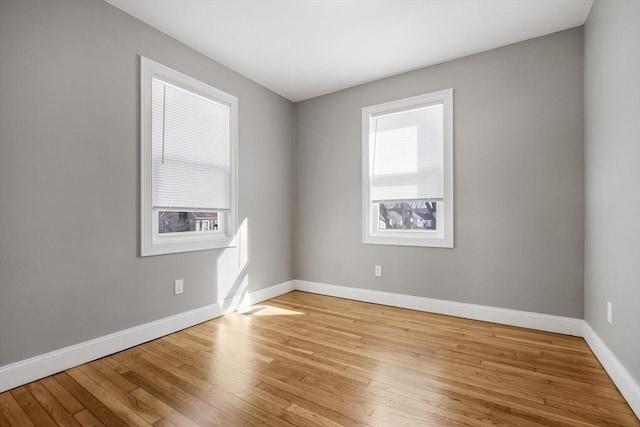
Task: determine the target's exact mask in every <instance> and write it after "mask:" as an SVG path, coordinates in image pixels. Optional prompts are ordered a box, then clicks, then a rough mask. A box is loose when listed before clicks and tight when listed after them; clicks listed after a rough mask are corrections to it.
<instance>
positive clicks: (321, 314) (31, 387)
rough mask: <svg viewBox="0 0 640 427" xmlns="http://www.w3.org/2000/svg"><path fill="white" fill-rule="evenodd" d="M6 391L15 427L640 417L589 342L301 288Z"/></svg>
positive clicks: (510, 422)
mask: <svg viewBox="0 0 640 427" xmlns="http://www.w3.org/2000/svg"><path fill="white" fill-rule="evenodd" d="M257 307H268V308H266V309H263V310H262V311H258V312H256V313H255V314H254V315H253V316H251V317H243V316H241V315H240V314H238V313H233V314H229V315H227V316H224V317H221V318H218V319H215V320H212V321H209V322H206V323H202V324H200V325H197V326H194V327H192V328H189V329H185V330H183V331H181V332H178V333H175V334H172V335H169V336H166V337H163V338H160V339H157V340H155V341H152V342H149V343H146V344H143V345H140V346H137V347H134V348H131V349H129V350H126V351H123V352H121V353H118V354H114V355H112V356H109V357H105V358H103V359H100V360H97V361H94V362H91V363H87V364H85V365H82V366H79V367H76V368H73V369H69V370H68V371H66V372H63V373H60V374H57V375H54V376H52V377H48V378H45V379H43V380H40V381H36V382H33V383H31V384H27V385H25V386H23V387H18V388H15V389H13V390H11V391H8V392H5V393H2V394H0V409H1V410H0V424H1V425H2V426H5V425H11V426H14V425H15V426H20V427H22V426H30V425H36V426H48V425H56V424H57V425H61V426H77V425H83V426H93V425H108V426H118V425H143V426H149V425H155V426H180V427H182V426H195V425H197V426H204V425H220V426H225V427H226V426H263V425H287V426H288V425H295V426H315V425H321V426H363V425H371V426H394V427H395V426H405V425H421V426H425V425H446V426H496V425H497V426H568V427H569V426H570V427H574V426H640V421H638V419H637V418H636V417H635V416H634V415H633V413H632V412H631V409H630V408H629V407H628V406H627V404H626V403H625V401H624V400H623V398H622V396H621V395H620V393H619V392H618V391H617V389H616V388H615V386H614V385H613V383H612V382H611V380H610V379H609V377H608V376H607V374H606V373H605V372H604V370H603V369H602V367H601V366H600V364H599V363H598V361H597V360H596V358H595V357H594V355H593V354H592V353H591V351H590V350H589V348H588V347H587V345H586V343H585V342H584V341H583V340H582V339H581V338H576V337H569V336H564V335H559V334H552V333H546V332H538V331H533V330H529V329H522V328H516V327H510V326H503V325H497V324H492V323H486V322H480V321H473V320H467V319H460V318H456V317H449V316H442V315H436V314H429V313H422V312H417V311H411V310H405V309H399V308H393V307H387V306H383V305H375V304H367V303H360V302H354V301H349V300H343V299H339V298H331V297H325V296H319V295H314V294H309V293H303V292H292V293H289V294H286V295H283V296H280V297H278V298H275V299H272V300H270V301H267V302H265V303H263V304H260V305H258V306H257Z"/></svg>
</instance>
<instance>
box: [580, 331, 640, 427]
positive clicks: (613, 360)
mask: <svg viewBox="0 0 640 427" xmlns="http://www.w3.org/2000/svg"><path fill="white" fill-rule="evenodd" d="M582 336H583V338H584V340H585V341H586V342H587V344H588V345H589V347H590V348H591V351H592V352H593V354H595V355H596V358H598V360H599V361H600V364H602V367H603V368H604V370H605V371H607V374H609V377H610V378H611V380H612V381H613V383H614V384H615V385H616V387H618V390H619V391H620V393H621V394H622V396H623V397H624V398H625V400H626V401H627V403H628V404H629V406H630V407H631V410H632V411H633V412H634V413H635V414H636V416H637V417H638V418H639V419H640V384H638V383H637V382H636V381H635V380H634V379H633V377H632V376H631V374H630V373H629V371H627V369H626V368H625V367H624V365H622V363H620V361H619V360H618V358H617V357H616V356H615V354H614V353H613V352H612V351H611V350H610V349H609V347H607V345H606V344H605V343H604V341H602V339H601V338H600V337H599V336H598V334H596V333H595V331H594V330H593V329H591V326H589V324H588V323H587V322H586V321H585V322H584V324H583V332H582Z"/></svg>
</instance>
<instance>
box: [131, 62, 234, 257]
mask: <svg viewBox="0 0 640 427" xmlns="http://www.w3.org/2000/svg"><path fill="white" fill-rule="evenodd" d="M154 77H157V78H159V79H161V80H163V81H166V82H168V83H170V84H172V85H175V86H178V87H181V88H183V89H185V90H187V91H190V92H193V93H195V94H198V95H200V96H203V97H205V98H209V99H212V100H214V101H216V102H221V103H224V104H227V105H229V120H230V124H229V125H230V126H229V145H230V146H229V156H230V159H229V166H230V177H229V178H230V179H229V181H230V182H229V186H230V188H229V193H230V195H229V211H228V212H225V213H224V214H223V215H219V216H218V218H219V220H218V225H219V226H218V228H219V230H211V231H208V232H200V233H196V232H193V233H190V232H189V233H167V234H168V235H161V234H160V233H159V232H158V218H157V215H156V213H155V212H154V209H153V133H152V125H153V111H152V106H153V102H152V95H153V79H154ZM237 153H238V98H236V97H235V96H233V95H230V94H228V93H226V92H223V91H221V90H219V89H216V88H214V87H213V86H210V85H208V84H206V83H203V82H201V81H199V80H196V79H194V78H193V77H190V76H188V75H186V74H183V73H181V72H179V71H176V70H174V69H172V68H169V67H167V66H164V65H162V64H160V63H158V62H155V61H152V60H151V59H148V58H145V57H143V56H141V57H140V163H141V164H140V215H141V216H140V231H141V245H140V254H141V256H149V255H160V254H170V253H178V252H189V251H199V250H205V249H217V248H226V247H230V246H232V240H233V236H234V235H235V233H236V231H237V227H238V177H237V173H238V154H237ZM221 216H222V218H221Z"/></svg>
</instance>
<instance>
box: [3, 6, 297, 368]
mask: <svg viewBox="0 0 640 427" xmlns="http://www.w3.org/2000/svg"><path fill="white" fill-rule="evenodd" d="M0 17H1V18H0V95H1V97H2V108H1V110H0V366H2V365H5V364H7V363H11V362H15V361H17V360H21V359H25V358H28V357H31V356H35V355H39V354H42V353H45V352H48V351H51V350H54V349H58V348H61V347H64V346H67V345H71V344H75V343H78V342H82V341H85V340H88V339H91V338H95V337H98V336H101V335H105V334H108V333H111V332H114V331H119V330H122V329H125V328H128V327H132V326H135V325H139V324H141V323H144V322H149V321H153V320H156V319H159V318H163V317H166V316H169V315H173V314H176V313H180V312H184V311H186V310H189V309H193V308H196V307H200V306H204V305H207V304H211V303H214V302H216V301H217V300H218V299H219V297H221V296H219V295H218V285H219V283H218V281H217V280H216V277H217V276H218V271H217V270H218V263H219V259H221V258H223V257H221V251H213V250H211V251H200V252H192V253H183V254H174V255H164V256H155V257H146V258H140V256H139V237H138V236H139V234H140V230H139V202H138V200H139V166H138V165H139V137H138V135H139V128H138V115H139V111H138V109H139V107H138V91H139V87H138V81H139V59H138V55H139V54H140V55H144V56H148V57H149V58H151V59H154V60H156V61H158V62H161V63H163V64H165V65H168V66H170V67H173V68H175V69H177V70H179V71H182V72H184V73H187V74H189V75H191V76H193V77H196V78H198V79H200V80H202V81H204V82H207V83H209V84H211V85H213V86H215V87H217V88H220V89H222V90H224V91H226V92H229V93H231V94H233V95H235V96H237V97H238V98H239V111H240V129H239V134H240V138H239V150H240V158H239V162H240V170H239V174H240V178H239V180H240V183H239V186H240V187H239V192H240V194H239V198H240V219H241V221H242V220H244V219H245V218H248V224H249V246H250V249H249V262H248V266H247V267H246V268H245V269H244V270H243V271H242V272H241V274H240V277H239V280H240V281H241V280H242V278H243V277H244V274H248V287H249V288H250V289H251V290H256V289H260V288H264V287H266V286H270V285H273V284H276V283H280V282H283V281H287V280H290V279H292V278H293V250H292V249H293V229H292V222H293V208H292V206H293V201H292V199H293V195H294V194H293V184H292V183H293V181H294V179H293V142H294V140H293V137H294V131H293V129H294V128H293V120H294V106H293V104H292V103H291V102H289V101H287V100H285V99H283V98H281V97H280V96H278V95H276V94H274V93H272V92H270V91H268V90H266V89H265V88H263V87H261V86H259V85H258V84H256V83H254V82H252V81H250V80H248V79H246V78H244V77H242V76H240V75H239V74H237V73H235V72H233V71H231V70H229V69H227V68H225V67H223V66H222V65H220V64H218V63H216V62H214V61H212V60H211V59H208V58H207V57H205V56H203V55H201V54H199V53H197V52H195V51H193V50H191V49H189V48H187V47H186V46H184V45H183V44H181V43H179V42H177V41H176V40H174V39H172V38H170V37H168V36H166V35H164V34H162V33H160V32H158V31H156V30H154V29H152V28H151V27H149V26H147V25H145V24H143V23H141V22H140V21H137V20H136V19H134V18H132V17H130V16H129V15H126V14H125V13H124V12H121V11H120V10H118V9H116V8H114V7H112V6H110V5H109V4H107V3H105V2H102V1H99V0H90V1H89V0H80V1H68V0H65V1H53V0H47V1H44V0H42V1H10V0H9V1H7V0H2V2H1V6H0ZM231 255H233V254H231ZM226 259H231V261H234V256H227V257H226ZM236 261H237V260H236ZM233 269H234V268H231V270H232V271H233ZM177 278H184V280H185V291H184V294H183V295H180V296H174V295H173V280H174V279H177ZM231 286H232V287H233V286H234V285H233V284H232V285H231ZM224 292H225V293H226V292H227V289H225V290H224ZM222 297H224V296H222Z"/></svg>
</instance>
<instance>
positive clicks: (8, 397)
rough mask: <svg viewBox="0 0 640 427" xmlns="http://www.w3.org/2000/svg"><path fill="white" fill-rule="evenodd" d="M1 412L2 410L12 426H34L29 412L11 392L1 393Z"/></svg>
mask: <svg viewBox="0 0 640 427" xmlns="http://www.w3.org/2000/svg"><path fill="white" fill-rule="evenodd" d="M0 412H2V415H3V417H4V419H6V420H7V422H8V425H10V426H16V427H21V426H25V427H29V426H33V423H32V422H31V420H30V419H29V417H28V416H27V414H26V413H25V412H24V410H23V409H22V407H21V406H20V405H19V404H18V402H17V401H16V399H15V398H14V397H13V395H12V394H11V393H9V392H4V393H1V394H0Z"/></svg>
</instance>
